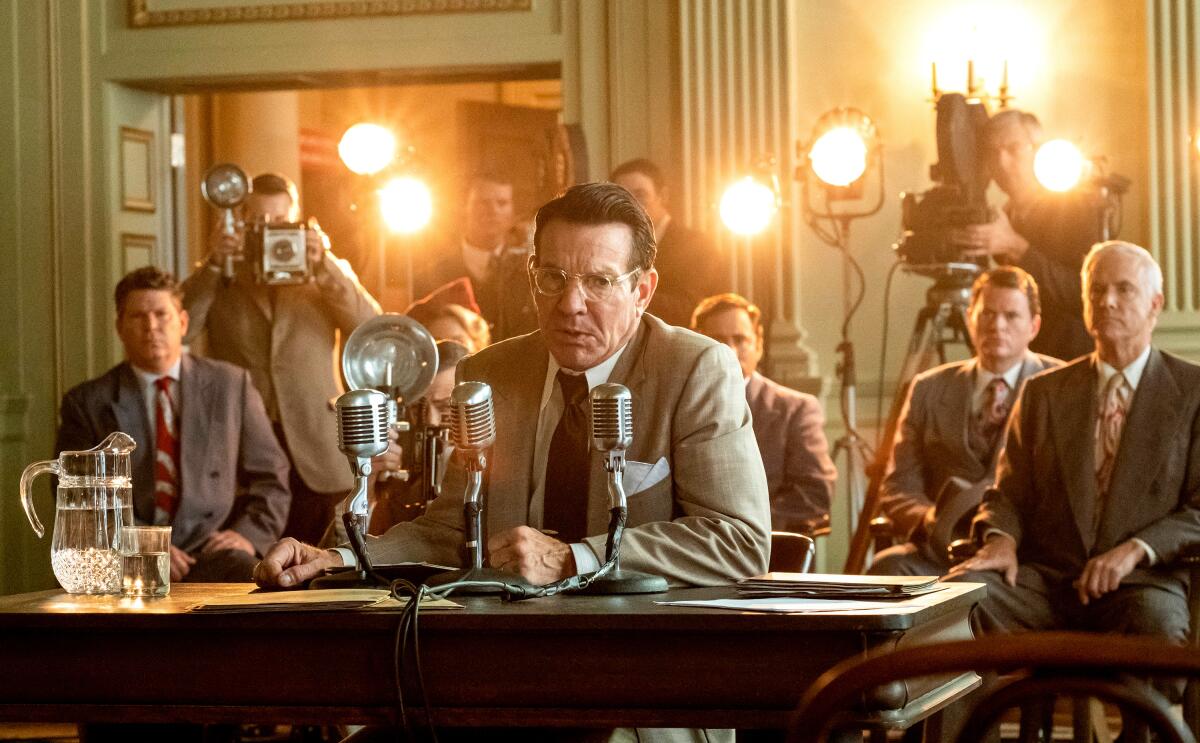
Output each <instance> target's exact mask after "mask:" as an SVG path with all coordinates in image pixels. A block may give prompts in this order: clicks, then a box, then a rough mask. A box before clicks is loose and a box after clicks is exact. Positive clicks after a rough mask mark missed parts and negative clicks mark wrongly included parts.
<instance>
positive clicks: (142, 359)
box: [57, 267, 291, 582]
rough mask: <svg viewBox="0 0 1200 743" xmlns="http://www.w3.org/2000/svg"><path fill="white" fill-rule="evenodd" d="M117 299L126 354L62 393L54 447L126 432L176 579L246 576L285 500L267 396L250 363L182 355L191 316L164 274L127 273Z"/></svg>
mask: <svg viewBox="0 0 1200 743" xmlns="http://www.w3.org/2000/svg"><path fill="white" fill-rule="evenodd" d="M116 304H117V334H118V335H119V336H120V338H121V343H122V344H123V345H124V347H125V358H126V360H125V361H124V362H122V363H120V364H118V365H117V366H115V367H113V368H112V369H110V370H109V371H108V372H106V373H105V374H104V375H103V376H101V377H98V378H96V379H93V380H90V381H88V382H84V383H83V384H81V385H79V386H77V387H75V388H74V389H72V390H71V391H70V392H68V393H67V394H66V396H65V397H64V398H63V402H62V426H61V427H60V428H59V431H58V443H57V448H58V450H59V451H67V450H81V449H90V448H91V447H93V446H95V445H96V444H98V443H100V441H102V440H103V439H104V437H105V436H107V435H108V434H110V433H112V432H113V431H118V430H120V431H124V432H125V433H128V434H129V435H130V436H132V437H133V439H134V441H136V442H137V444H138V446H137V449H135V450H134V452H133V461H132V467H133V511H134V517H135V518H136V520H137V522H138V523H142V524H147V523H149V524H170V525H171V527H172V530H171V579H172V580H176V581H177V580H193V581H217V582H225V581H247V580H250V576H251V572H252V571H253V568H254V564H255V562H256V561H257V559H258V555H260V554H262V553H263V552H265V551H266V549H267V547H268V546H269V545H270V544H271V543H273V542H274V541H275V540H276V539H278V538H279V535H280V533H281V532H282V531H283V526H284V522H285V521H286V520H287V512H288V506H289V503H290V500H291V496H290V494H289V492H288V486H287V476H288V467H287V457H286V456H285V455H284V453H283V450H282V449H280V447H279V444H278V442H277V441H276V439H275V434H274V433H273V432H272V431H271V422H270V421H269V420H268V419H267V414H266V411H265V410H264V408H263V402H262V398H261V397H260V396H259V393H258V391H257V390H256V389H255V387H254V385H253V384H252V383H251V381H250V375H249V373H248V372H247V371H246V370H244V369H240V368H238V367H236V366H234V365H232V364H227V363H225V362H222V361H214V360H211V359H202V358H194V357H192V356H190V355H189V354H185V353H183V345H182V344H183V336H184V334H185V333H186V332H187V324H188V316H187V312H186V311H185V310H184V309H183V304H182V291H181V290H180V287H179V285H178V284H177V283H176V282H175V279H174V277H172V276H171V275H170V274H168V273H165V272H163V271H160V270H159V269H157V268H152V267H147V268H141V269H138V270H136V271H134V272H132V273H130V274H128V275H127V276H125V278H123V279H121V281H120V283H118V284H117V289H116Z"/></svg>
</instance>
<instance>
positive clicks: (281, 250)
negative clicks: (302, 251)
mask: <svg viewBox="0 0 1200 743" xmlns="http://www.w3.org/2000/svg"><path fill="white" fill-rule="evenodd" d="M271 257H272V258H274V259H275V260H277V261H279V262H280V263H286V262H287V261H290V260H292V259H293V258H295V257H296V246H295V245H293V244H292V242H291V241H290V240H276V241H275V242H273V243H271Z"/></svg>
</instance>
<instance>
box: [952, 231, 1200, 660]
mask: <svg viewBox="0 0 1200 743" xmlns="http://www.w3.org/2000/svg"><path fill="white" fill-rule="evenodd" d="M1083 301H1084V318H1085V320H1086V322H1087V326H1088V329H1089V331H1090V332H1091V334H1092V337H1093V338H1094V339H1095V343H1096V351H1095V353H1093V354H1089V355H1088V356H1084V357H1082V358H1079V359H1076V360H1075V361H1073V362H1071V363H1069V364H1067V365H1066V366H1062V367H1059V368H1057V369H1054V370H1052V371H1048V372H1045V373H1043V374H1039V375H1037V376H1035V377H1033V378H1032V379H1030V380H1029V381H1027V382H1026V384H1025V389H1024V392H1023V393H1022V394H1021V397H1020V400H1019V401H1018V402H1017V407H1016V409H1015V410H1014V411H1013V420H1012V422H1011V424H1010V426H1009V429H1008V437H1007V441H1006V443H1005V448H1004V452H1003V454H1002V455H1001V457H1000V463H999V466H998V467H997V470H996V487H995V488H993V489H991V490H989V491H988V492H987V494H986V496H985V497H984V501H983V505H982V506H981V507H980V509H979V512H978V514H977V515H976V516H975V521H974V525H973V529H974V535H975V538H976V540H977V541H978V542H979V543H980V545H981V547H980V549H979V551H978V552H977V553H976V554H975V556H974V557H972V558H971V559H969V560H967V561H965V562H963V563H962V564H960V565H958V566H956V567H955V569H954V570H952V571H951V575H952V576H954V577H956V578H960V579H963V580H970V581H976V580H977V581H981V582H985V583H987V584H988V592H987V597H986V598H985V599H984V601H983V603H981V604H980V606H979V609H980V611H978V612H976V614H975V615H974V616H973V618H972V621H975V622H977V623H978V627H977V629H978V630H981V631H985V632H998V631H999V632H1003V631H1009V632H1011V631H1021V630H1047V629H1079V630H1093V631H1100V632H1122V633H1129V634H1147V635H1154V636H1158V637H1161V638H1163V639H1166V640H1169V641H1172V642H1176V643H1179V644H1183V643H1184V642H1185V640H1186V637H1187V629H1188V610H1187V596H1186V586H1187V572H1186V570H1181V569H1177V568H1175V567H1173V566H1172V564H1171V563H1172V562H1173V561H1174V560H1175V559H1176V557H1177V556H1178V555H1179V552H1180V549H1182V548H1183V547H1184V546H1186V545H1188V544H1191V543H1195V542H1196V541H1200V477H1198V472H1200V367H1198V366H1196V365H1195V364H1192V363H1190V362H1187V361H1184V360H1183V359H1180V358H1177V357H1175V356H1172V355H1170V354H1167V353H1164V352H1162V351H1159V350H1158V349H1156V348H1154V347H1153V346H1151V344H1150V339H1151V333H1152V331H1153V330H1154V326H1155V324H1156V322H1157V320H1158V315H1159V313H1160V312H1161V310H1162V306H1163V294H1162V272H1161V271H1160V269H1159V267H1158V265H1157V264H1156V263H1155V262H1154V259H1153V258H1152V257H1151V256H1150V254H1149V253H1148V252H1147V251H1145V250H1144V249H1142V248H1140V247H1138V246H1136V245H1131V244H1129V243H1122V242H1106V243H1100V244H1098V245H1096V246H1095V247H1093V248H1092V250H1091V252H1089V253H1088V255H1087V257H1086V258H1085V259H1084V262H1083Z"/></svg>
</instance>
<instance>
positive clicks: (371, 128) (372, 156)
mask: <svg viewBox="0 0 1200 743" xmlns="http://www.w3.org/2000/svg"><path fill="white" fill-rule="evenodd" d="M395 156H396V137H395V135H393V134H392V133H391V132H390V131H388V130H387V129H384V128H383V127H382V126H380V125H378V124H366V123H363V124H355V125H354V126H352V127H350V128H349V129H347V130H346V133H345V134H343V135H342V140H341V141H340V142H338V157H340V158H342V162H343V163H345V164H346V167H347V168H350V170H352V171H354V172H355V173H358V174H359V175H375V174H376V173H378V172H379V171H381V170H383V169H384V168H386V167H387V166H388V165H390V164H391V162H392V158H393V157H395Z"/></svg>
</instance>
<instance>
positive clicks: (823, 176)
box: [808, 108, 879, 188]
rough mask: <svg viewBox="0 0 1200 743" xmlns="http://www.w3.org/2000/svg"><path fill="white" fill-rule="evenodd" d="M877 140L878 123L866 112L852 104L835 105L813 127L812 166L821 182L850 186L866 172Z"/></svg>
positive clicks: (809, 159) (830, 184) (810, 147)
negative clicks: (845, 105) (844, 106)
mask: <svg viewBox="0 0 1200 743" xmlns="http://www.w3.org/2000/svg"><path fill="white" fill-rule="evenodd" d="M878 141H879V134H878V132H877V131H876V129H875V124H874V122H872V121H871V119H870V117H868V116H867V115H866V114H864V113H863V112H861V111H858V110H856V109H853V108H838V109H834V110H832V111H830V112H828V113H826V114H825V115H823V116H822V117H821V118H820V119H818V120H817V124H816V126H815V127H813V137H812V144H811V145H810V146H809V148H808V163H809V167H811V168H812V172H813V174H814V175H816V176H817V178H818V179H820V180H821V182H822V183H824V184H826V185H828V186H832V187H834V188H847V187H849V186H851V185H852V184H855V183H857V182H858V181H859V180H860V179H861V178H862V177H863V175H864V174H865V173H866V172H867V168H868V166H869V165H870V162H869V161H870V158H871V157H872V156H873V155H874V154H875V150H876V149H877V148H878Z"/></svg>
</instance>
